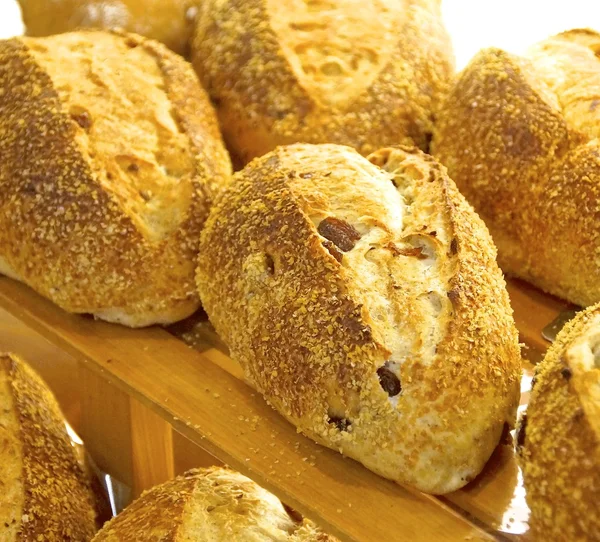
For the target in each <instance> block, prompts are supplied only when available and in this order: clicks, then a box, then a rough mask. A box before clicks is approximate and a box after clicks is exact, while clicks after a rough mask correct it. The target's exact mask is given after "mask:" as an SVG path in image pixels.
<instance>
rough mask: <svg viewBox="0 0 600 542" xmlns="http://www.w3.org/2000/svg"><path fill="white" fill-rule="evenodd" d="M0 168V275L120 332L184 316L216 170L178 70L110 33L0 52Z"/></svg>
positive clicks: (213, 129)
mask: <svg viewBox="0 0 600 542" xmlns="http://www.w3.org/2000/svg"><path fill="white" fill-rule="evenodd" d="M0 156H2V160H0V188H1V190H0V272H2V273H3V274H6V275H8V276H10V277H14V278H17V279H19V280H22V281H23V282H25V283H27V284H29V285H30V286H32V287H33V288H34V289H35V290H37V291H38V292H40V293H41V294H43V295H44V296H46V297H48V298H49V299H51V300H52V301H54V302H55V303H57V304H58V305H60V306H61V307H62V308H64V309H66V310H68V311H70V312H77V313H92V314H94V315H95V316H96V317H98V318H102V319H105V320H109V321H112V322H120V323H123V324H126V325H129V326H144V325H149V324H153V323H170V322H174V321H176V320H179V319H181V318H184V317H186V316H188V315H189V314H191V313H192V312H193V311H194V310H196V308H197V307H198V305H199V300H198V296H197V293H196V291H195V285H194V269H195V259H196V255H197V252H198V243H199V235H200V229H201V226H202V224H203V222H204V220H205V219H206V216H207V214H208V209H209V206H210V203H211V201H212V198H213V197H214V195H215V193H216V191H217V190H218V189H219V187H220V186H221V185H223V184H224V183H225V182H226V181H227V179H228V177H229V174H230V163H229V158H228V156H227V154H226V151H225V149H224V147H223V145H222V142H221V139H220V135H219V133H218V128H217V123H216V119H215V116H214V113H213V110H212V108H211V106H210V103H209V102H208V100H207V98H206V96H205V94H204V92H203V91H202V89H201V88H200V86H199V85H198V82H197V79H196V77H195V75H194V72H193V71H192V69H191V68H190V67H189V65H188V64H187V63H185V62H184V61H183V60H182V59H180V58H179V57H177V56H176V55H175V54H173V53H171V52H169V51H168V50H167V49H166V48H165V47H163V46H162V45H160V44H158V43H155V42H152V41H149V40H146V39H144V38H141V37H138V36H133V35H129V36H127V35H124V34H120V33H116V32H113V33H105V32H95V31H87V32H76V33H70V34H61V35H58V36H53V37H50V38H17V39H11V40H6V41H1V42H0Z"/></svg>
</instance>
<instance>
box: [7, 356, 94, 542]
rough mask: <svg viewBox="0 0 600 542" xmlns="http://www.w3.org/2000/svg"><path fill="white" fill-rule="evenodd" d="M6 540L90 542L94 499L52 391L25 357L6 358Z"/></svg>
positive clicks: (92, 533)
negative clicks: (24, 359)
mask: <svg viewBox="0 0 600 542" xmlns="http://www.w3.org/2000/svg"><path fill="white" fill-rule="evenodd" d="M0 483H1V486H2V491H0V540H2V541H3V542H32V541H40V542H64V541H65V540H70V541H72V542H85V541H88V540H90V539H91V538H92V537H93V536H94V533H95V531H96V523H95V522H96V516H95V508H94V506H95V505H94V496H93V494H92V491H91V489H90V481H89V479H88V478H87V476H86V474H85V473H84V471H83V469H82V467H81V466H80V464H79V463H78V459H77V456H76V454H75V450H74V448H73V446H72V445H71V441H70V439H69V436H68V434H67V430H66V426H65V420H64V418H63V415H62V413H61V412H60V408H59V406H58V404H57V403H56V400H55V399H54V396H53V395H52V393H51V392H50V390H49V389H48V388H47V387H46V385H45V384H44V382H43V381H42V380H41V379H40V377H39V376H38V375H37V374H36V373H35V372H34V371H33V370H32V369H31V368H30V367H29V366H28V365H27V364H26V363H24V362H23V361H22V360H21V359H19V358H18V357H16V356H14V355H12V354H2V355H0Z"/></svg>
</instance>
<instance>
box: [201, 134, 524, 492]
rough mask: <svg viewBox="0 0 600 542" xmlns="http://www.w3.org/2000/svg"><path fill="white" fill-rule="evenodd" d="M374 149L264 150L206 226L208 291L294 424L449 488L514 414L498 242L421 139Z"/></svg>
mask: <svg viewBox="0 0 600 542" xmlns="http://www.w3.org/2000/svg"><path fill="white" fill-rule="evenodd" d="M370 159H371V162H372V163H371V162H369V161H368V160H367V159H365V158H363V157H361V156H360V155H359V154H357V153H356V152H355V151H353V150H351V149H350V148H348V147H342V146H336V145H304V144H298V145H292V146H289V147H279V148H277V149H276V150H275V151H274V152H272V153H269V154H268V155H265V156H264V157H262V158H259V159H256V160H254V161H253V162H252V163H251V164H249V165H248V166H246V168H245V169H244V170H243V171H241V172H239V173H237V174H236V175H235V183H233V184H234V186H232V187H231V188H230V189H228V190H227V191H225V192H224V194H223V196H222V197H221V198H220V199H219V202H218V203H217V205H216V206H215V207H214V208H213V211H212V212H211V215H210V217H209V219H208V221H207V224H206V227H205V229H204V231H203V233H202V240H201V247H202V248H203V250H201V254H200V258H199V265H198V288H199V291H200V295H201V299H202V303H203V307H204V308H205V310H206V311H207V313H208V315H209V318H210V320H211V322H212V323H213V325H214V326H215V328H216V330H217V332H218V333H219V335H220V336H221V337H222V338H223V340H224V341H225V342H226V344H227V345H228V347H229V349H230V352H231V355H232V357H233V358H234V359H235V360H237V361H238V362H239V363H240V364H241V366H242V367H243V369H244V371H245V374H246V377H247V378H248V379H249V380H250V382H251V383H252V384H253V385H254V386H255V387H256V388H257V389H258V390H259V391H260V392H262V393H263V395H264V396H265V397H266V399H267V400H268V401H269V402H270V403H271V404H272V405H273V406H274V407H275V409H277V410H278V411H279V412H280V413H282V414H283V415H284V416H285V417H286V418H287V419H288V420H290V421H291V422H292V423H294V424H295V425H296V426H297V427H298V429H299V430H300V431H302V432H303V433H305V434H306V435H308V436H310V437H311V438H313V439H315V440H316V441H317V442H320V443H322V444H324V445H326V446H328V447H331V448H333V449H336V450H339V451H341V452H342V453H344V454H346V455H348V456H350V457H353V458H355V459H357V460H358V461H360V462H361V463H363V464H364V465H365V466H367V467H368V468H370V469H372V470H374V471H375V472H377V473H379V474H381V475H383V476H385V477H387V478H391V479H393V480H396V481H398V482H402V483H406V484H409V485H412V486H414V487H417V488H418V489H421V490H423V491H427V492H432V493H446V492H449V491H452V490H454V489H456V488H458V487H461V486H463V485H464V484H466V483H467V482H468V481H469V480H471V479H473V478H474V477H475V476H476V475H477V474H478V473H479V472H480V470H481V469H482V468H483V466H484V464H485V462H486V461H487V459H488V457H489V456H490V454H491V453H492V451H493V449H494V447H495V446H496V444H497V443H498V440H499V437H500V434H501V432H502V430H503V426H504V424H505V423H508V424H509V425H512V424H513V422H514V416H515V409H516V405H517V403H518V398H519V375H520V355H519V347H518V343H517V332H516V329H515V326H514V322H513V320H512V312H511V309H510V306H509V302H508V296H507V293H506V290H505V283H504V280H503V278H502V274H501V272H500V270H499V269H498V267H497V265H496V263H495V255H496V252H495V248H494V246H493V244H492V242H491V239H490V237H489V234H488V233H487V230H486V229H485V226H484V225H483V223H482V222H481V221H480V220H479V218H478V217H477V216H476V214H475V213H474V212H473V210H472V208H471V207H469V205H468V204H467V203H466V202H465V201H464V199H463V198H462V196H460V194H459V193H458V191H457V190H456V187H455V186H454V183H452V181H451V180H450V179H449V178H448V177H447V175H446V173H445V170H444V169H443V168H442V167H441V166H439V164H437V163H436V162H435V161H434V160H433V159H431V158H430V157H428V156H427V155H425V154H423V153H421V152H420V151H417V150H415V149H408V148H388V149H383V150H380V151H378V152H376V153H374V154H373V155H372V156H371V157H370ZM208 247H211V250H210V251H208V250H207V248H208Z"/></svg>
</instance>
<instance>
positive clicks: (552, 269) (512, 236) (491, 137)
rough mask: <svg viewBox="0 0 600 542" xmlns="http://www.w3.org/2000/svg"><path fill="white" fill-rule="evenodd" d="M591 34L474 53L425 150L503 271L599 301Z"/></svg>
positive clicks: (597, 51) (599, 76)
mask: <svg viewBox="0 0 600 542" xmlns="http://www.w3.org/2000/svg"><path fill="white" fill-rule="evenodd" d="M598 55H600V35H599V34H597V33H596V32H593V31H591V30H573V31H569V32H565V33H563V34H559V35H557V36H555V37H553V38H550V39H548V40H546V41H544V42H542V43H540V44H538V45H537V46H535V47H533V48H532V49H531V51H530V52H529V53H528V54H527V55H526V56H525V57H516V56H513V55H510V54H508V53H505V52H504V51H501V50H498V49H487V50H484V51H482V52H480V53H479V54H478V55H477V56H476V57H475V58H474V59H473V60H472V61H471V63H470V64H469V66H468V67H467V68H466V69H465V70H464V72H463V73H462V75H461V76H460V78H459V80H458V82H457V84H456V86H455V87H454V88H453V90H452V92H451V93H450V96H449V97H448V99H447V102H446V103H445V105H444V106H443V108H442V110H441V111H440V113H439V115H438V123H437V124H436V129H435V135H434V141H433V153H434V154H435V155H436V157H437V158H438V159H439V160H440V161H441V162H442V163H443V164H444V165H446V166H447V167H448V172H449V174H450V176H451V177H452V179H454V181H456V184H457V185H458V187H459V189H460V190H461V192H462V193H463V194H464V195H465V196H466V198H467V199H468V200H469V201H470V202H471V203H472V204H473V206H474V207H475V209H476V211H477V212H478V213H479V214H480V216H481V217H482V218H483V220H484V221H485V222H486V224H487V226H488V227H489V229H490V232H491V234H492V237H493V239H494V241H495V243H496V245H497V246H498V261H499V263H500V266H501V267H502V269H504V271H505V272H507V273H511V274H513V275H516V276H518V277H521V278H524V279H526V280H528V281H530V282H532V283H533V284H535V285H536V286H538V287H540V288H542V289H543V290H545V291H547V292H550V293H552V294H555V295H558V296H560V297H563V298H565V299H567V300H569V301H571V302H573V303H577V304H580V305H590V304H593V303H595V302H597V301H600V144H599V142H598V136H599V135H600V128H599V127H600V107H598V106H599V105H600V59H599V58H598Z"/></svg>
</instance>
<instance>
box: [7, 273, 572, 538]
mask: <svg viewBox="0 0 600 542" xmlns="http://www.w3.org/2000/svg"><path fill="white" fill-rule="evenodd" d="M509 292H510V294H511V300H512V303H513V308H514V310H515V319H516V321H517V325H518V326H519V330H520V333H521V341H522V342H523V343H524V344H525V345H526V347H525V350H524V354H525V356H526V357H527V358H529V359H531V360H533V361H537V360H538V359H539V358H540V357H541V356H542V355H543V352H544V351H545V349H546V347H547V345H548V342H547V341H546V340H545V339H543V337H542V335H541V330H542V329H543V328H544V327H546V326H547V324H549V323H550V322H551V321H552V320H554V319H555V318H556V317H557V315H558V314H559V313H560V312H561V311H563V310H565V309H566V308H567V307H566V304H564V303H562V302H561V301H559V300H556V299H554V298H552V297H549V296H546V295H544V294H542V293H540V292H539V291H537V290H535V289H534V288H532V287H530V286H528V285H526V284H523V283H521V282H519V281H512V280H511V281H509ZM0 308H2V309H3V310H4V311H6V312H7V313H10V314H11V315H12V316H13V317H15V318H16V319H18V320H20V321H21V322H22V323H23V324H24V325H25V326H27V328H28V329H30V330H31V331H32V333H35V334H37V335H40V336H43V337H44V338H45V339H46V340H48V341H50V342H51V343H53V344H54V345H55V346H57V347H58V348H59V349H60V350H61V351H62V352H65V353H66V354H68V355H69V356H70V357H71V358H73V359H74V360H76V362H77V363H78V364H79V365H80V366H82V367H85V369H86V371H87V373H89V374H90V375H93V377H88V378H84V379H79V380H80V381H79V382H77V385H76V386H75V387H76V388H80V389H79V391H78V393H80V394H81V395H82V396H83V398H84V401H85V397H86V396H88V395H89V396H91V395H94V394H95V395H96V396H98V395H99V396H101V395H102V393H103V392H101V393H98V389H100V388H102V389H107V388H106V386H108V387H110V388H111V389H115V390H117V393H118V394H120V396H121V397H125V396H127V397H131V398H133V399H134V400H135V403H134V404H135V405H141V406H134V407H132V410H131V411H130V412H129V414H128V415H129V416H133V415H134V414H135V410H136V409H137V410H138V414H139V416H138V417H137V418H138V420H140V419H141V420H142V422H143V423H142V425H143V426H144V427H143V429H141V431H142V433H144V436H145V437H147V438H148V440H154V443H153V445H152V447H151V450H152V451H151V452H149V451H148V449H145V450H144V449H143V448H144V446H146V444H145V443H144V440H143V439H142V440H139V439H138V440H137V441H136V442H137V446H138V447H140V446H141V447H142V449H141V450H138V452H140V453H141V455H142V456H143V455H144V453H146V456H148V459H150V460H151V461H149V462H148V465H147V469H148V470H149V471H152V472H147V473H146V474H147V476H146V477H145V479H146V480H149V481H153V480H156V481H160V478H161V477H162V478H166V477H168V476H170V475H172V472H171V471H172V468H171V469H169V468H168V467H166V468H164V469H162V471H161V468H162V467H161V465H164V464H165V462H164V461H161V460H160V458H159V457H158V455H161V454H162V455H166V456H168V455H169V453H172V447H171V446H170V441H169V439H172V438H173V437H172V436H171V434H170V432H169V431H170V428H171V427H172V428H174V429H175V430H176V431H177V432H178V433H181V434H182V435H184V436H185V437H187V439H189V440H190V441H191V442H192V443H194V444H195V445H197V446H198V447H199V448H201V449H203V450H205V451H206V452H208V453H209V454H211V455H212V456H213V457H214V458H216V459H217V460H220V461H222V462H224V463H226V464H228V465H229V466H231V467H232V468H234V469H237V470H239V471H240V472H242V473H243V474H246V475H247V476H249V477H251V478H253V479H254V480H255V481H256V482H258V483H259V484H261V485H263V486H264V487H266V488H267V489H269V490H271V491H273V492H274V493H275V494H276V495H277V496H278V497H280V498H281V499H282V500H283V501H284V502H286V503H288V504H289V505H290V506H292V507H294V508H296V509H297V510H299V511H300V512H302V513H304V514H305V515H306V516H308V517H310V518H311V519H313V520H315V521H317V522H318V523H319V524H321V525H322V527H323V528H324V529H325V530H328V531H330V532H331V533H332V534H335V535H337V536H339V537H340V538H341V539H342V540H347V541H351V540H352V541H379V540H381V541H384V540H385V541H388V540H389V541H392V540H414V541H431V540H439V541H444V540H463V539H466V540H493V539H499V540H506V539H515V540H529V536H528V534H527V525H526V521H527V508H526V506H525V504H524V491H523V488H522V487H521V485H520V475H519V470H518V467H517V464H516V462H515V458H514V454H513V451H512V444H511V442H510V436H507V438H506V439H505V442H504V443H503V444H501V445H499V446H498V448H497V449H496V451H495V452H494V454H493V456H492V458H491V459H490V461H489V463H488V465H487V466H486V469H485V470H484V472H483V473H482V474H481V475H480V476H479V477H478V478H477V479H476V480H474V481H473V482H471V483H470V484H469V485H468V486H467V487H466V488H464V489H462V490H460V491H457V492H455V493H453V494H450V495H446V496H444V497H439V498H438V497H433V496H428V495H424V494H421V493H419V492H416V491H411V490H409V489H406V488H404V487H401V486H399V485H396V484H394V483H392V482H390V481H388V480H385V479H383V478H381V477H379V476H377V475H375V474H373V473H371V472H370V471H368V470H367V469H365V468H364V467H362V466H361V465H360V464H358V463H356V462H354V461H352V460H350V459H347V458H343V457H342V456H341V455H339V454H337V453H336V452H333V451H331V450H328V449H325V448H323V447H321V446H319V445H317V444H315V443H313V442H312V441H310V440H309V439H307V438H305V437H303V436H302V435H299V434H298V433H297V432H296V430H295V428H294V427H293V426H292V425H291V424H289V423H288V422H286V421H285V420H284V419H283V417H281V416H280V415H278V414H277V413H276V412H275V411H274V410H273V409H271V408H270V407H269V406H268V405H267V403H266V402H265V401H264V400H263V399H262V397H261V396H260V395H259V394H258V393H256V392H254V391H253V390H252V389H251V388H250V387H249V386H248V385H247V384H246V383H245V382H244V380H243V378H242V373H241V370H240V368H239V367H238V366H237V365H236V364H235V363H234V362H233V361H232V360H231V359H230V358H229V357H228V355H227V353H226V349H225V347H224V346H223V345H222V343H221V342H220V341H219V340H218V337H217V336H216V334H215V333H214V330H212V328H211V326H210V324H209V323H208V322H207V321H206V319H205V318H203V317H202V316H199V315H197V316H196V317H193V318H192V319H189V320H188V321H184V322H182V323H180V324H177V325H176V326H172V327H171V328H170V329H168V330H166V329H163V328H158V327H154V328H149V329H141V330H132V329H127V328H124V327H121V326H117V325H112V324H108V323H104V322H99V321H95V320H93V319H92V318H89V317H85V316H75V315H70V314H67V313H65V312H64V311H62V310H61V309H59V308H57V307H56V306H54V305H53V304H52V303H50V302H49V301H47V300H45V299H43V298H42V297H40V296H39V295H37V294H36V293H35V292H33V291H32V290H31V289H29V288H28V287H26V286H24V285H22V284H20V283H17V282H14V281H12V280H10V279H8V278H0ZM4 332H6V331H4ZM0 338H1V337H0ZM191 345H192V346H191ZM526 365H527V367H526V375H525V377H524V391H525V393H524V394H523V402H526V400H527V393H526V392H527V390H528V382H529V380H530V374H531V367H532V366H531V365H530V364H528V363H527V364H526ZM86 386H87V387H86ZM101 399H102V397H100V400H101ZM100 405H101V406H97V407H95V409H96V412H95V413H94V416H93V418H94V419H95V420H96V421H97V423H98V427H97V428H95V427H87V428H86V430H85V432H82V434H83V436H84V440H85V441H86V445H88V440H87V437H86V432H87V433H88V434H90V435H93V434H94V432H95V431H96V430H97V433H98V434H100V433H102V432H103V434H104V435H106V434H108V435H109V437H105V440H107V441H110V442H105V443H104V444H103V445H106V446H107V448H106V449H109V448H110V445H112V446H113V450H114V449H119V443H120V441H121V440H122V435H123V434H124V432H126V431H127V430H128V429H124V428H122V427H120V426H119V420H122V419H123V418H122V412H121V409H119V401H116V402H114V401H113V402H107V403H106V405H105V406H102V403H101V402H100ZM140 408H141V409H142V410H139V409H140ZM87 420H88V424H89V420H90V416H87ZM163 424H164V426H166V427H167V428H168V429H169V430H167V431H165V430H164V427H163ZM100 425H101V426H102V431H101V429H100V427H99V426H100ZM153 430H154V431H153ZM107 431H108V433H107ZM137 431H140V429H139V427H138V428H137ZM151 433H152V435H151ZM90 440H92V439H91V436H90ZM140 443H141V444H140ZM89 448H90V446H89V445H88V449H89ZM91 448H92V449H91V450H90V451H91V453H92V454H94V449H93V448H94V446H91ZM157 448H158V449H160V450H162V452H164V453H162V452H161V454H158V455H157V453H156V450H157ZM170 450H171V451H170ZM153 454H154V455H153ZM115 455H118V454H115V452H114V451H113V452H111V453H108V456H109V457H102V453H101V451H98V452H97V455H96V456H95V457H96V458H97V461H99V462H100V463H101V464H102V465H103V467H104V469H105V470H106V472H108V473H109V474H113V475H115V476H120V478H121V479H123V478H125V479H126V478H127V473H125V472H124V470H126V469H123V467H122V466H121V464H122V462H121V463H120V462H119V459H120V458H118V457H115ZM124 455H126V454H125V452H124ZM154 459H156V465H154ZM120 469H121V470H122V472H118V471H119V470H120ZM156 471H160V472H158V473H157V472H156ZM141 489H143V487H142V488H141Z"/></svg>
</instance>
